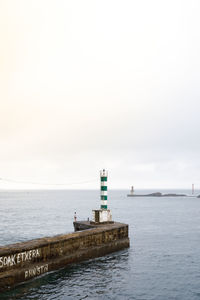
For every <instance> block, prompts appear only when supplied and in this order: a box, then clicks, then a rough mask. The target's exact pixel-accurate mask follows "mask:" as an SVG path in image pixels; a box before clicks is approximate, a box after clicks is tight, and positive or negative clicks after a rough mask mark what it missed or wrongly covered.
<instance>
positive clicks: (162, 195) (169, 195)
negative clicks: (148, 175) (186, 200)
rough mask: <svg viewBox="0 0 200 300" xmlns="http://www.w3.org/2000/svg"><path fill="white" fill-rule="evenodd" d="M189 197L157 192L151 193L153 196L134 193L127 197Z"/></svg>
mask: <svg viewBox="0 0 200 300" xmlns="http://www.w3.org/2000/svg"><path fill="white" fill-rule="evenodd" d="M186 196H187V195H185V194H174V193H170V194H162V193H160V192H156V193H151V194H143V195H141V194H134V193H130V194H128V195H127V197H186Z"/></svg>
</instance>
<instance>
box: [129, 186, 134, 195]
mask: <svg viewBox="0 0 200 300" xmlns="http://www.w3.org/2000/svg"><path fill="white" fill-rule="evenodd" d="M130 194H131V195H133V194H134V187H133V186H132V187H131V193H130Z"/></svg>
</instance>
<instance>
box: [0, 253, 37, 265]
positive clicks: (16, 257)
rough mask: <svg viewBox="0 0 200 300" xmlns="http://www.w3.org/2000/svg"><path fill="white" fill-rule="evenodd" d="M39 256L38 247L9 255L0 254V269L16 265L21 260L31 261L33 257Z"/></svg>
mask: <svg viewBox="0 0 200 300" xmlns="http://www.w3.org/2000/svg"><path fill="white" fill-rule="evenodd" d="M40 256H41V250H40V249H33V250H28V251H24V252H19V253H15V254H11V255H9V256H1V257H0V269H2V268H8V267H13V266H14V265H18V264H20V263H22V262H26V261H31V260H33V259H34V258H37V257H40Z"/></svg>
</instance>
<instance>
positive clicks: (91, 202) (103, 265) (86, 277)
mask: <svg viewBox="0 0 200 300" xmlns="http://www.w3.org/2000/svg"><path fill="white" fill-rule="evenodd" d="M178 192H181V191H178ZM184 192H185V191H184ZM109 196H110V197H109V206H110V208H111V210H112V213H113V218H114V219H115V220H117V221H121V222H125V223H128V224H129V230H130V239H131V247H130V249H126V250H123V251H120V252H116V253H113V254H110V255H107V256H105V257H101V258H97V259H94V260H89V261H87V262H82V263H79V264H73V265H71V266H68V267H67V268H65V269H62V270H59V271H55V272H52V273H50V274H46V275H44V276H42V277H40V278H36V279H34V280H32V281H30V282H28V283H26V284H23V285H20V286H18V287H17V288H15V289H14V290H11V291H9V292H7V293H2V294H1V295H0V299H5V300H8V299H9V300H13V299H20V300H29V299H32V300H33V299H34V300H38V299H42V300H52V299H57V300H64V299H115V300H116V299H137V300H153V299H155V300H163V299H170V300H171V299H172V300H173V299H180V300H182V299H183V300H190V299H192V300H193V299H194V300H196V299H198V300H199V299H200V268H199V266H200V254H199V242H200V199H197V198H189V197H188V198H127V197H126V191H110V193H109ZM98 199H99V192H98V191H28V192H27V191H21V192H19V191H18V192H13V191H12V192H1V193H0V244H1V245H5V244H10V243H14V242H19V241H25V240H29V239H32V238H38V237H44V236H52V235H56V234H60V233H66V232H70V231H73V228H72V222H73V214H74V211H76V212H77V215H78V218H79V219H86V218H87V217H90V216H91V210H92V209H93V208H96V207H98V206H99V200H98Z"/></svg>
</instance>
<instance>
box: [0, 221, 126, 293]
mask: <svg viewBox="0 0 200 300" xmlns="http://www.w3.org/2000/svg"><path fill="white" fill-rule="evenodd" d="M74 227H75V231H76V232H74V233H69V234H66V235H57V236H54V237H46V238H40V239H35V240H31V241H28V242H23V243H17V244H12V245H7V246H3V247H0V291H4V290H7V289H10V288H12V287H14V286H15V285H17V284H19V283H22V282H25V281H28V280H30V279H32V278H34V277H37V276H40V275H42V274H44V273H47V272H49V271H53V270H57V269H59V268H62V267H65V266H67V265H68V264H71V263H77V262H80V261H83V260H87V259H90V258H95V257H100V256H103V255H106V254H108V253H111V252H115V251H118V250H121V249H124V248H127V247H129V237H128V225H126V224H122V223H116V222H113V223H111V224H100V225H98V224H91V223H90V222H74Z"/></svg>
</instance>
